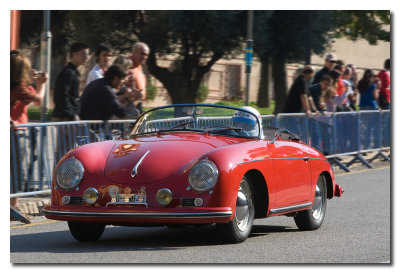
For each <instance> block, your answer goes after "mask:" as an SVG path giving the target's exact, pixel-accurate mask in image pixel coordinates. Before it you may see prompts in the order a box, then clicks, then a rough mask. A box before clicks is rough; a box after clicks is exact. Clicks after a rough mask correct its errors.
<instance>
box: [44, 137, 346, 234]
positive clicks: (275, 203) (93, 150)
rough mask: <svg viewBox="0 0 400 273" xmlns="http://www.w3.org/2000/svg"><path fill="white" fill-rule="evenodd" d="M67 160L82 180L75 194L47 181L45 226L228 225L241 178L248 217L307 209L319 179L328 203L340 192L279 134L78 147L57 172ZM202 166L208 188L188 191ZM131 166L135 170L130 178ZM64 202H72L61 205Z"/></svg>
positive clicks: (322, 166)
mask: <svg viewBox="0 0 400 273" xmlns="http://www.w3.org/2000/svg"><path fill="white" fill-rule="evenodd" d="M71 158H75V159H77V160H79V161H80V162H81V163H82V165H83V166H84V174H83V178H82V181H81V182H80V184H79V186H78V187H76V188H74V189H71V190H63V189H61V188H60V187H58V186H57V183H56V181H55V178H54V179H53V184H52V198H51V205H48V206H46V207H45V209H44V213H45V215H46V217H47V218H49V219H56V220H65V221H69V222H92V223H93V222H99V223H103V224H105V225H107V224H113V225H129V224H132V225H137V224H178V223H179V224H210V223H230V222H232V221H234V217H235V209H236V205H237V202H239V201H238V191H239V188H240V185H241V182H242V179H243V177H250V178H251V179H250V180H252V182H251V187H252V192H253V197H252V204H254V218H264V217H269V216H275V215H281V214H292V215H295V214H296V212H299V211H307V210H310V209H311V208H312V206H313V201H314V198H315V194H316V186H317V181H318V179H319V177H321V176H323V177H324V178H325V181H326V197H327V198H328V199H330V198H333V197H334V196H340V195H341V193H342V190H341V188H340V186H338V185H336V184H335V179H334V174H333V171H332V168H331V166H330V164H329V162H328V160H327V159H326V158H325V157H324V156H323V155H322V154H321V153H320V152H319V151H317V150H316V149H314V148H312V147H309V146H307V145H306V144H304V143H303V142H302V141H301V140H298V139H295V140H293V139H292V140H290V139H282V138H281V137H279V135H277V137H276V138H275V139H261V138H239V137H234V136H227V135H219V134H209V133H202V132H192V131H187V132H186V131H179V130H178V131H173V132H165V133H154V134H146V135H137V136H133V137H131V138H130V139H122V140H110V141H104V142H98V143H91V144H87V145H83V146H81V147H78V148H76V149H74V150H72V151H70V152H69V153H67V154H66V155H65V156H64V157H63V158H62V160H61V161H60V163H59V164H58V167H59V166H60V164H61V163H62V162H64V161H65V160H67V159H71ZM203 159H205V160H209V161H211V162H213V163H214V164H215V165H216V166H217V167H218V171H219V174H218V181H217V183H216V184H215V187H213V188H212V189H210V190H207V191H205V192H198V191H196V190H193V188H191V187H190V186H189V185H188V175H189V171H190V169H191V168H192V166H193V165H194V164H196V163H197V162H199V161H201V160H203ZM139 161H140V162H139ZM139 164H140V165H139ZM135 165H139V166H138V168H137V169H136V170H135V173H134V175H133V168H134V167H135ZM58 167H57V168H58ZM56 172H57V169H56V170H55V173H56ZM55 176H56V175H54V177H55ZM89 187H90V188H95V189H97V191H98V199H97V200H96V202H95V203H94V204H87V203H85V202H84V201H82V200H81V197H82V196H83V195H84V192H85V190H86V189H87V188H89ZM110 187H117V188H118V190H117V191H118V192H119V194H120V195H121V196H122V195H123V194H126V196H128V197H129V196H132V194H136V196H140V194H142V195H143V197H145V198H144V199H143V200H142V201H144V202H142V203H140V202H136V203H134V204H118V203H115V202H112V194H111V193H110V192H111V191H112V190H113V189H114V188H111V189H110ZM160 189H169V190H170V192H171V193H172V200H171V201H170V202H169V204H167V205H161V204H160V203H159V202H158V201H157V198H156V194H157V192H158V191H159V190H160ZM64 196H69V197H68V199H69V200H71V201H70V203H68V204H67V205H66V204H65V202H63V197H64ZM196 198H197V200H199V199H198V198H201V200H202V202H200V203H201V205H200V206H198V205H194V204H193V202H194V200H195V199H196ZM72 200H74V202H76V204H75V203H74V202H72ZM236 241H237V240H236ZM239 241H243V240H239Z"/></svg>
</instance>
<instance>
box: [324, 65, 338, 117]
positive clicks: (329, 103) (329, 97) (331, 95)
mask: <svg viewBox="0 0 400 273" xmlns="http://www.w3.org/2000/svg"><path fill="white" fill-rule="evenodd" d="M329 76H330V77H331V78H332V86H331V87H329V88H328V90H327V91H326V92H325V94H324V96H323V98H324V101H325V105H326V111H328V112H336V103H335V102H336V97H337V92H336V90H337V83H338V81H339V78H340V76H341V75H340V72H339V71H337V70H331V71H329Z"/></svg>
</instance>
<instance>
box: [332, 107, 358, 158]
mask: <svg viewBox="0 0 400 273" xmlns="http://www.w3.org/2000/svg"><path fill="white" fill-rule="evenodd" d="M357 115H358V114H357V112H346V113H344V112H341V113H336V137H335V139H334V141H335V147H336V150H335V154H343V153H350V152H354V151H357V150H358V131H357V119H358V117H357Z"/></svg>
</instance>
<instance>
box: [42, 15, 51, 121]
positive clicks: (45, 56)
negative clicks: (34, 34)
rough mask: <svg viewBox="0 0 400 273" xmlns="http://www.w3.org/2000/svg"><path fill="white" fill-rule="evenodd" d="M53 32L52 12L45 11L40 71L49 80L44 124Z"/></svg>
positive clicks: (48, 85) (46, 105)
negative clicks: (51, 25)
mask: <svg viewBox="0 0 400 273" xmlns="http://www.w3.org/2000/svg"><path fill="white" fill-rule="evenodd" d="M51 37H52V36H51V32H50V11H49V10H45V11H43V32H42V35H41V36H40V70H41V71H43V72H46V74H47V77H48V80H47V84H46V85H45V93H44V99H43V105H42V117H41V120H42V122H46V121H47V112H48V106H49V97H50V62H51Z"/></svg>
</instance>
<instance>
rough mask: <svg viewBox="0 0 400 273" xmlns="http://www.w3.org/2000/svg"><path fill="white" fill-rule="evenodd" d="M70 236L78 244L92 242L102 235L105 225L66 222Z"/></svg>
mask: <svg viewBox="0 0 400 273" xmlns="http://www.w3.org/2000/svg"><path fill="white" fill-rule="evenodd" d="M68 227H69V231H70V232H71V234H72V236H74V238H75V239H76V240H78V241H80V242H94V241H96V240H97V239H99V238H100V236H101V235H102V234H103V231H104V228H105V225H104V224H101V223H89V222H68Z"/></svg>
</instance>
